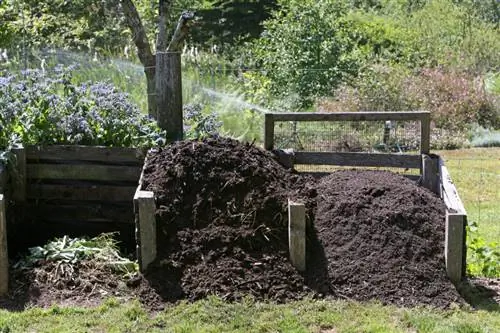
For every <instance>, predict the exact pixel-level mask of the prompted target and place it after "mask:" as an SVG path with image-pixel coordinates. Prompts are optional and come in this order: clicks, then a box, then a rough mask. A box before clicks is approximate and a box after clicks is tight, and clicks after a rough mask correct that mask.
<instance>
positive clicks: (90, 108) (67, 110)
mask: <svg viewBox="0 0 500 333" xmlns="http://www.w3.org/2000/svg"><path fill="white" fill-rule="evenodd" d="M72 70H73V68H72V67H66V68H64V67H61V66H58V67H56V68H55V69H54V70H52V71H47V72H46V71H42V70H36V69H35V70H27V71H24V72H22V73H21V74H20V75H11V74H4V75H1V74H0V151H6V150H8V149H9V148H10V147H13V146H15V145H18V144H25V145H30V144H40V145H51V144H78V145H99V146H121V147H148V146H155V145H159V144H162V143H163V142H164V137H165V133H164V132H162V131H161V130H160V129H159V128H158V126H157V125H156V122H155V121H154V120H153V119H150V118H149V117H148V116H146V115H143V114H142V113H141V112H140V110H139V109H138V107H137V106H136V105H134V104H133V103H132V102H131V101H130V100H129V98H128V96H127V95H126V94H124V93H122V92H119V91H118V90H117V89H116V88H115V87H114V86H112V85H111V84H109V83H103V82H97V83H93V82H87V83H83V84H79V85H77V84H73V83H72V81H71V72H72Z"/></svg>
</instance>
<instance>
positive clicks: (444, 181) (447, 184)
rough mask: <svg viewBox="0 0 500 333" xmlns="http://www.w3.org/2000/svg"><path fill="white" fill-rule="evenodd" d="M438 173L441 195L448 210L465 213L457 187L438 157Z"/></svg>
mask: <svg viewBox="0 0 500 333" xmlns="http://www.w3.org/2000/svg"><path fill="white" fill-rule="evenodd" d="M439 174H440V178H441V195H442V198H443V201H444V203H445V205H446V207H447V208H448V210H449V211H450V212H451V213H457V214H463V215H467V212H466V211H465V207H464V204H463V203H462V200H460V196H459V195H458V191H457V188H456V187H455V184H454V183H453V180H452V179H451V176H450V173H449V172H448V168H447V167H446V166H445V165H444V161H443V159H442V158H439Z"/></svg>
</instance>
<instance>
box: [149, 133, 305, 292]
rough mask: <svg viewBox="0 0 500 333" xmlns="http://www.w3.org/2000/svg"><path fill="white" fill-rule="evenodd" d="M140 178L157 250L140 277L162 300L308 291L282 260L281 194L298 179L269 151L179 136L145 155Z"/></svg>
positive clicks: (294, 191) (292, 192) (300, 181)
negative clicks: (153, 213) (149, 195)
mask: <svg viewBox="0 0 500 333" xmlns="http://www.w3.org/2000/svg"><path fill="white" fill-rule="evenodd" d="M143 181H144V183H143V188H144V189H146V190H149V191H154V192H155V196H156V197H157V206H158V207H159V208H158V211H157V223H158V235H159V236H158V253H159V256H158V260H157V262H156V263H155V264H154V266H152V267H151V268H150V269H149V270H148V272H147V274H146V277H147V278H148V279H149V280H150V281H152V283H153V285H155V286H156V287H157V288H158V289H159V290H160V294H161V295H163V296H164V297H165V298H166V299H169V300H170V299H178V298H187V299H190V300H195V299H199V298H202V297H205V296H207V295H209V294H216V295H218V296H220V297H222V298H224V299H228V300H235V299H240V298H241V297H243V296H245V295H251V296H255V297H257V298H260V299H271V300H277V301H286V300H291V299H298V298H301V297H303V296H304V295H306V294H308V293H310V292H311V291H310V289H309V288H308V287H307V286H306V285H305V283H304V277H302V276H301V275H300V274H299V273H298V272H297V271H296V270H295V269H294V268H293V266H292V265H291V264H290V262H289V261H288V259H287V257H288V253H287V244H288V240H287V237H288V236H287V210H286V209H287V199H288V198H289V197H291V198H295V199H296V198H297V197H299V195H298V192H299V191H298V189H299V188H301V187H304V186H305V185H304V184H305V179H304V178H303V177H300V176H299V175H297V174H293V173H292V172H291V171H290V170H287V169H285V168H284V167H283V166H282V165H281V164H279V163H278V162H277V160H276V159H275V158H274V156H273V155H272V154H270V153H269V152H266V151H263V150H261V149H259V148H256V147H254V146H253V145H251V144H242V143H240V142H238V141H235V140H230V139H221V138H219V139H206V140H204V141H203V142H194V141H184V142H178V143H176V144H173V145H172V146H169V147H168V148H165V149H162V150H159V151H158V152H157V153H155V154H152V155H150V156H149V157H148V161H147V165H146V166H145V169H144V179H143ZM304 194H305V195H308V194H309V193H308V192H306V193H304ZM304 194H303V195H304ZM159 272H165V273H163V274H159Z"/></svg>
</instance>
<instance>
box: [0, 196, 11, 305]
mask: <svg viewBox="0 0 500 333" xmlns="http://www.w3.org/2000/svg"><path fill="white" fill-rule="evenodd" d="M8 291H9V255H8V253H7V221H6V216H5V200H4V196H3V194H0V296H3V295H5V294H7V292H8Z"/></svg>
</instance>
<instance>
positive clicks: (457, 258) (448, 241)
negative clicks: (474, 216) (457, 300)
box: [444, 212, 467, 285]
mask: <svg viewBox="0 0 500 333" xmlns="http://www.w3.org/2000/svg"><path fill="white" fill-rule="evenodd" d="M466 218H467V217H466V215H464V214H457V213H449V212H446V227H445V250H444V255H445V262H446V273H447V275H448V277H449V279H450V280H451V282H453V283H454V284H455V285H456V284H458V283H459V282H460V281H461V280H462V277H463V276H464V275H463V274H464V271H465V267H464V264H465V261H464V258H465V242H464V239H465V224H466V223H467V222H466Z"/></svg>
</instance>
